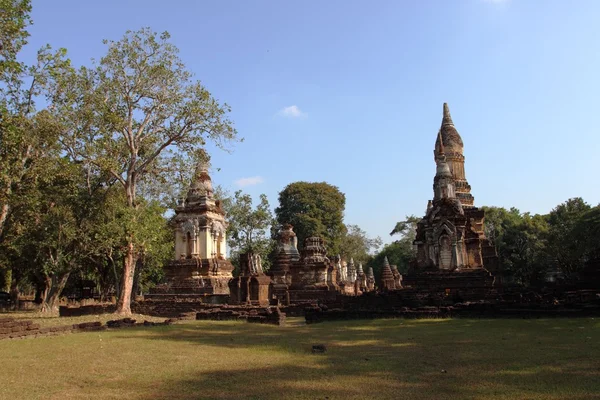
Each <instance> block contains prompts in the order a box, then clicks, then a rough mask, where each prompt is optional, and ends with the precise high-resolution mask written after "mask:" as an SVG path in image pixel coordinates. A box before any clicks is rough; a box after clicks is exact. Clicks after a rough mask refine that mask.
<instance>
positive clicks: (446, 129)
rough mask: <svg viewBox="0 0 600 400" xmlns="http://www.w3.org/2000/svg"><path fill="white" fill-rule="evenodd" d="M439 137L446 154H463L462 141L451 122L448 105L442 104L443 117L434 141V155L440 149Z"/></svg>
mask: <svg viewBox="0 0 600 400" xmlns="http://www.w3.org/2000/svg"><path fill="white" fill-rule="evenodd" d="M440 137H441V138H442V140H443V143H444V149H445V151H446V153H460V154H462V152H463V141H462V138H461V137H460V135H459V133H458V131H457V130H456V128H455V127H454V122H452V116H451V115H450V109H449V108H448V103H444V116H443V118H442V126H441V127H440V131H439V133H438V137H437V140H436V141H435V153H436V154H437V153H438V152H439V149H440Z"/></svg>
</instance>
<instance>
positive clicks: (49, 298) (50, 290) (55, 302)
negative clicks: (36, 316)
mask: <svg viewBox="0 0 600 400" xmlns="http://www.w3.org/2000/svg"><path fill="white" fill-rule="evenodd" d="M69 275H71V273H70V272H66V273H62V274H54V275H52V278H50V277H48V278H47V279H46V290H45V296H44V302H43V303H42V309H41V310H40V311H41V312H43V313H51V314H58V306H59V300H60V295H61V294H62V291H63V289H64V288H65V285H66V284H67V280H68V279H69Z"/></svg>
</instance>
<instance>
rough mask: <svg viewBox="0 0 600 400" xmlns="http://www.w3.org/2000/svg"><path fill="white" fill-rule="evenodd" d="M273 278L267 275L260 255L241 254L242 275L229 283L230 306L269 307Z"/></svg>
mask: <svg viewBox="0 0 600 400" xmlns="http://www.w3.org/2000/svg"><path fill="white" fill-rule="evenodd" d="M270 285H271V278H270V277H269V276H267V275H265V273H264V271H263V268H262V260H261V258H260V255H258V254H253V253H244V254H240V273H239V275H238V276H237V277H235V278H233V279H231V280H230V281H229V292H230V298H229V304H249V305H257V306H267V305H269V298H270Z"/></svg>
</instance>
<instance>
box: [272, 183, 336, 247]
mask: <svg viewBox="0 0 600 400" xmlns="http://www.w3.org/2000/svg"><path fill="white" fill-rule="evenodd" d="M345 207H346V196H345V195H344V194H343V193H342V192H340V190H339V189H338V188H337V187H336V186H333V185H330V184H329V183H326V182H294V183H290V184H289V185H287V186H286V187H285V188H284V189H283V190H282V191H281V192H280V193H279V207H277V208H276V209H275V215H276V217H277V223H278V224H280V225H283V224H286V223H289V224H292V225H293V226H294V232H296V235H297V236H298V245H299V247H302V245H303V244H304V239H306V238H307V237H309V236H320V237H322V238H323V239H324V240H325V246H326V247H327V250H328V252H329V254H332V255H334V254H338V253H339V252H340V246H341V244H342V239H343V238H344V235H345V234H346V226H345V225H344V209H345Z"/></svg>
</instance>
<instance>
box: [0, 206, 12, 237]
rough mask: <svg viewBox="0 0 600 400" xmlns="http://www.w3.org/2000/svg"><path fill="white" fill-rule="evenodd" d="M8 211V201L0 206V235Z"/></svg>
mask: <svg viewBox="0 0 600 400" xmlns="http://www.w3.org/2000/svg"><path fill="white" fill-rule="evenodd" d="M9 212H10V206H9V205H8V203H4V204H2V207H0V236H1V235H2V232H3V231H4V224H5V223H6V220H7V219H8V213H9Z"/></svg>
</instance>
